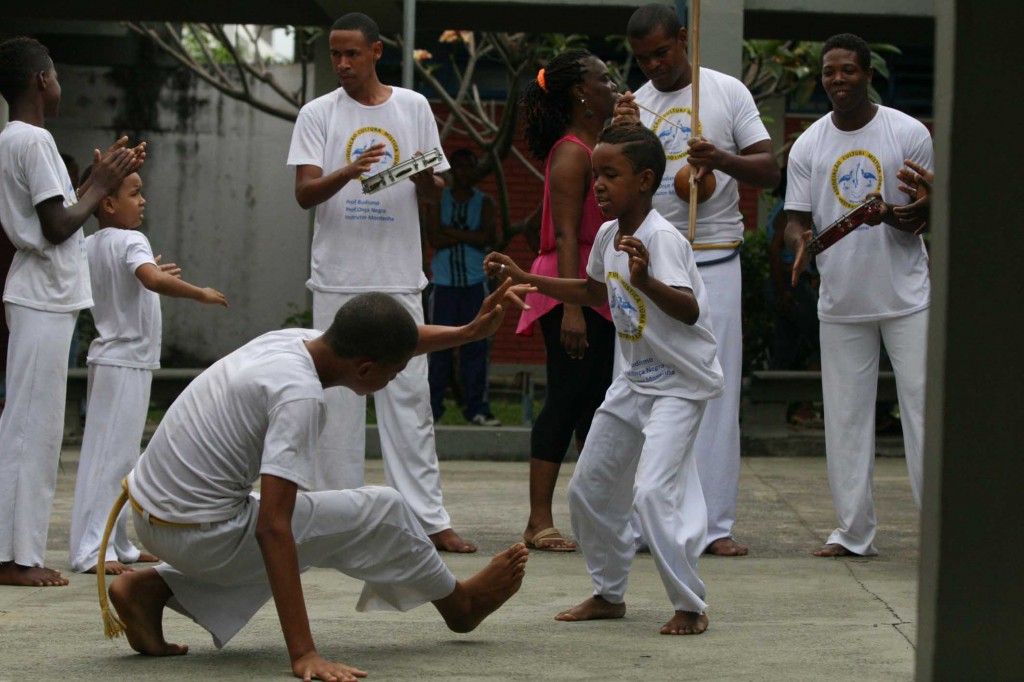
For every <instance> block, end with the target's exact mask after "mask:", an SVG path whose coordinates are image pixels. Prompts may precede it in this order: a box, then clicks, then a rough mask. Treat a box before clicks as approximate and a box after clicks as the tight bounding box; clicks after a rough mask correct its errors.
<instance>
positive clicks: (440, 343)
mask: <svg viewBox="0 0 1024 682" xmlns="http://www.w3.org/2000/svg"><path fill="white" fill-rule="evenodd" d="M531 291H535V289H534V288H533V287H529V286H523V285H515V284H513V282H512V281H511V280H506V281H505V282H502V284H501V286H499V287H498V288H497V289H495V290H494V293H492V294H491V295H490V296H488V297H487V298H485V299H484V302H483V305H481V306H480V311H479V312H478V313H477V314H476V317H475V318H474V319H473V320H472V321H471V322H470V323H469V324H465V325H462V326H461V327H445V326H442V325H436V324H424V325H420V328H419V329H420V340H419V343H418V344H417V345H416V355H420V354H422V353H433V352H435V351H439V350H444V349H445V348H454V347H455V346H461V345H463V344H465V343H470V342H471V341H479V340H480V339H486V338H487V337H489V336H491V335H493V334H494V332H496V331H498V327H500V326H501V323H502V321H503V320H504V319H505V310H506V309H507V308H508V306H509V305H514V306H516V307H518V308H521V309H523V310H525V309H527V308H528V307H529V306H527V305H526V304H525V303H524V302H523V297H525V296H526V294H528V293H530V292H531Z"/></svg>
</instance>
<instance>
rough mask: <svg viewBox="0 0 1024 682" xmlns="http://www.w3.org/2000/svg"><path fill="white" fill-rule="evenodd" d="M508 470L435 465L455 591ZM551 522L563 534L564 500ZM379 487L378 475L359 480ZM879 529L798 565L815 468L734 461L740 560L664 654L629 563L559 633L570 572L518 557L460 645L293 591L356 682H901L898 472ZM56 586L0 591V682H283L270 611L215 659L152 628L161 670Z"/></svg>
mask: <svg viewBox="0 0 1024 682" xmlns="http://www.w3.org/2000/svg"><path fill="white" fill-rule="evenodd" d="M62 459H63V467H62V471H61V473H60V476H59V482H58V492H57V500H56V503H55V505H54V510H53V517H52V524H51V528H50V540H49V553H48V557H47V558H48V561H49V562H50V565H51V566H53V567H56V568H60V569H61V570H63V571H65V572H67V571H68V570H69V569H68V564H67V537H68V525H69V519H70V508H71V496H72V491H73V489H74V479H75V472H76V469H77V450H76V449H73V448H69V449H67V450H65V452H64V455H63V458H62ZM527 466H528V465H527V464H526V463H525V462H494V461H445V462H443V464H442V474H443V477H444V491H445V501H446V506H447V507H448V509H449V511H450V513H451V515H452V517H453V520H454V522H455V527H456V529H457V530H458V531H459V532H461V533H462V534H463V535H465V536H466V537H468V538H471V539H473V540H475V541H476V542H477V543H478V544H479V545H480V549H481V552H480V553H479V554H477V555H465V556H456V555H446V556H445V558H446V561H447V562H448V564H449V565H450V566H451V567H452V569H453V571H454V572H455V573H456V574H457V575H458V576H459V577H468V576H469V575H471V574H472V573H474V572H475V571H476V570H478V569H479V568H480V567H481V566H483V565H484V563H485V562H486V561H487V558H488V557H489V555H490V554H493V553H494V552H497V551H498V550H500V549H501V548H503V547H505V546H506V545H508V544H509V543H511V542H513V541H514V540H516V538H517V537H518V535H519V533H521V531H522V527H523V525H524V522H525V518H526V511H527V506H526V499H527ZM570 473H571V465H566V470H565V472H564V474H563V476H562V477H561V480H560V489H559V491H558V493H557V495H556V518H557V519H558V520H559V524H560V526H561V527H562V528H563V529H564V530H565V531H566V532H568V529H569V523H568V512H567V509H566V504H565V484H566V483H567V481H568V478H569V474H570ZM367 475H368V479H369V482H371V483H372V482H381V481H382V474H381V468H380V462H379V461H371V462H368V463H367ZM875 500H876V508H877V514H878V518H879V533H878V538H877V541H876V544H877V546H878V547H879V550H880V551H881V556H879V557H875V558H872V559H817V558H814V557H811V556H810V555H809V552H810V551H811V550H812V549H814V548H816V547H817V546H819V545H820V543H821V542H822V541H823V540H824V539H825V538H826V537H827V535H828V533H829V531H830V530H831V528H832V522H833V513H832V508H831V500H830V497H829V493H828V485H827V482H826V477H825V461H824V459H823V458H818V457H812V458H782V457H746V458H744V460H743V469H742V480H741V497H740V507H739V513H738V518H739V522H738V523H737V526H736V532H737V536H738V538H739V539H740V540H741V541H743V542H746V543H748V544H749V545H750V548H751V555H750V556H749V557H745V558H740V559H722V558H711V557H708V558H705V559H703V560H702V561H701V563H700V567H699V568H700V572H701V576H702V577H703V579H704V581H705V583H706V585H707V588H708V601H709V603H710V606H711V608H710V617H711V627H710V629H709V630H708V632H707V633H705V634H704V635H701V636H698V637H664V636H660V635H658V627H659V626H660V625H661V623H662V622H664V621H665V620H667V618H668V617H669V616H670V615H671V610H670V607H669V605H668V603H667V600H666V597H665V595H664V591H663V589H662V586H661V582H660V580H659V578H658V575H657V571H656V569H655V567H654V563H653V561H652V560H651V558H650V556H648V555H641V556H639V557H638V558H637V560H636V563H635V565H634V570H633V574H632V576H631V581H630V587H629V592H628V595H627V605H628V610H627V615H626V618H624V619H622V620H618V621H604V622H593V623H578V624H572V623H559V622H556V621H554V620H553V619H552V617H553V616H554V614H555V613H556V612H557V611H558V610H560V609H562V608H564V607H568V606H571V605H573V604H575V603H577V602H579V601H581V600H582V599H583V598H585V597H586V596H588V595H589V594H590V584H589V580H588V578H587V575H586V570H585V568H584V565H583V559H582V556H581V555H580V554H579V553H574V554H550V553H549V554H545V553H537V552H535V553H534V554H533V555H532V556H531V559H530V562H529V565H528V570H527V576H526V580H525V581H524V584H523V588H522V590H521V591H520V592H519V594H517V595H516V596H515V597H513V598H512V600H511V601H510V602H509V603H508V604H506V606H505V607H504V608H503V609H502V610H500V611H498V612H497V613H496V614H494V615H493V616H492V617H491V618H489V619H488V620H487V621H485V622H484V624H483V625H482V626H481V627H480V628H478V629H477V630H476V631H475V632H473V633H470V634H468V635H457V634H454V633H451V632H449V631H448V630H447V629H446V628H445V627H444V625H443V624H442V622H441V620H440V617H439V616H438V615H437V614H436V612H435V611H434V609H433V608H432V607H430V606H424V607H421V608H419V609H415V610H414V611H411V612H409V613H406V614H397V613H375V614H362V613H356V612H355V611H354V605H355V602H356V599H357V596H358V593H359V589H360V583H358V582H357V581H355V580H352V579H350V578H347V577H345V576H343V575H340V574H338V573H335V572H333V571H326V570H314V571H311V572H309V573H307V574H306V575H305V577H304V585H305V593H306V601H307V603H308V605H309V610H310V618H311V622H312V625H313V633H314V637H315V638H316V641H317V643H318V646H319V648H320V651H321V653H322V654H323V655H325V656H327V657H330V658H335V659H337V660H341V661H343V662H345V663H348V664H350V665H356V666H359V667H362V668H363V669H364V670H367V671H369V672H370V678H369V679H371V680H417V681H418V680H424V679H435V678H436V679H454V680H512V679H522V678H528V679H537V680H592V679H623V678H637V679H646V680H670V679H692V680H811V679H820V678H823V677H828V678H829V679H833V680H854V679H856V680H864V679H870V680H909V679H912V675H913V659H914V650H913V643H914V641H915V638H916V623H915V619H916V593H917V580H916V578H917V563H916V562H917V556H918V552H917V541H918V520H917V512H916V510H915V508H914V505H913V501H912V498H911V493H910V487H909V483H908V480H907V474H906V467H905V464H904V462H903V460H902V459H899V458H880V459H879V460H878V461H877V464H876V470H875ZM71 578H72V581H71V585H70V586H69V587H64V588H9V587H0V682H2V681H4V680H15V679H17V680H22V679H27V678H31V679H38V678H46V679H50V678H60V679H65V680H101V679H102V680H127V679H135V680H145V681H146V682H157V681H159V680H175V681H177V680H191V679H196V680H198V679H210V678H216V679H218V680H282V679H288V677H289V674H290V673H289V667H288V661H287V654H286V650H285V647H284V643H283V640H282V637H281V633H280V629H279V626H278V623H277V617H276V614H275V612H274V609H273V606H272V605H268V606H267V607H265V608H264V609H263V610H261V611H260V612H259V613H258V614H257V616H256V617H255V618H254V619H253V621H252V622H251V623H250V624H249V626H248V627H247V628H245V629H244V630H243V631H242V632H241V633H240V634H239V635H238V636H237V637H236V638H235V639H234V640H233V641H232V642H231V643H230V645H229V646H228V647H227V648H226V649H224V650H222V651H219V652H218V651H216V649H215V648H214V647H213V645H212V643H211V641H210V638H209V637H208V636H207V635H206V633H205V632H204V631H203V630H201V629H200V628H199V627H198V626H196V625H195V624H193V623H191V622H190V621H188V620H187V619H185V618H183V617H181V616H178V615H177V614H173V613H171V614H169V615H168V616H167V618H166V620H165V628H166V633H167V637H168V639H169V640H170V641H174V642H183V643H188V644H189V645H190V646H191V652H190V653H189V654H188V655H187V656H185V657H180V658H175V659H152V658H145V657H141V656H137V655H134V654H133V653H132V652H131V650H130V649H129V648H128V645H127V644H126V642H125V641H124V640H123V639H121V640H115V641H106V640H104V639H103V634H102V627H101V625H100V620H99V609H98V607H97V605H96V587H95V580H94V579H93V577H92V576H80V575H72V576H71Z"/></svg>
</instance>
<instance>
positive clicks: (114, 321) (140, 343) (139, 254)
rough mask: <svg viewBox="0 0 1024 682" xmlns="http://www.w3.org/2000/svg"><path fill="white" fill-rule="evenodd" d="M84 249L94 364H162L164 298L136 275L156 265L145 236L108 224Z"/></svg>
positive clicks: (145, 366) (140, 366)
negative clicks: (89, 283)
mask: <svg viewBox="0 0 1024 682" xmlns="http://www.w3.org/2000/svg"><path fill="white" fill-rule="evenodd" d="M85 248H86V252H87V253H88V254H89V276H90V279H91V280H92V296H93V300H95V301H96V305H94V306H93V308H92V319H93V322H94V323H95V324H96V333H97V334H98V336H97V337H96V338H95V339H94V340H93V342H92V344H91V345H90V346H89V355H88V362H89V364H92V365H113V366H115V367H134V368H136V369H157V368H159V367H160V342H161V331H162V330H161V319H160V296H159V294H157V293H156V292H154V291H150V290H149V289H147V288H146V287H144V286H142V282H140V281H139V278H138V277H136V276H135V271H136V270H138V269H139V268H140V267H141V266H143V265H146V264H147V263H149V264H152V265H156V264H157V263H156V259H154V258H153V249H152V248H150V245H149V240H148V239H146V235H144V234H142V233H141V232H139V231H137V230H121V229H118V228H116V227H106V228H103V229H102V230H99V231H98V232H97V233H96V234H94V235H91V236H90V237H87V238H86V240H85Z"/></svg>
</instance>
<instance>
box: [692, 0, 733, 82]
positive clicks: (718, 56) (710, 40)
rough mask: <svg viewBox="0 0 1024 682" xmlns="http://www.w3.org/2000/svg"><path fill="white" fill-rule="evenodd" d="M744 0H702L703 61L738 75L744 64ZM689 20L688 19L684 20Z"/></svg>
mask: <svg viewBox="0 0 1024 682" xmlns="http://www.w3.org/2000/svg"><path fill="white" fill-rule="evenodd" d="M743 5H744V0H702V1H701V3H700V64H701V66H704V67H707V68H709V69H714V70H715V71H721V72H722V73H727V74H729V75H730V76H735V77H737V78H739V76H740V70H741V67H742V64H743ZM684 23H686V24H689V20H688V19H686V20H684Z"/></svg>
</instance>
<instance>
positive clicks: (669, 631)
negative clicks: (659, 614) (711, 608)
mask: <svg viewBox="0 0 1024 682" xmlns="http://www.w3.org/2000/svg"><path fill="white" fill-rule="evenodd" d="M708 622H709V621H708V614H706V613H696V612H694V611H676V615H674V616H672V620H670V621H669V622H667V623H665V624H664V625H662V626H661V634H663V635H699V634H701V633H702V632H704V631H705V630H707V629H708Z"/></svg>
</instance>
